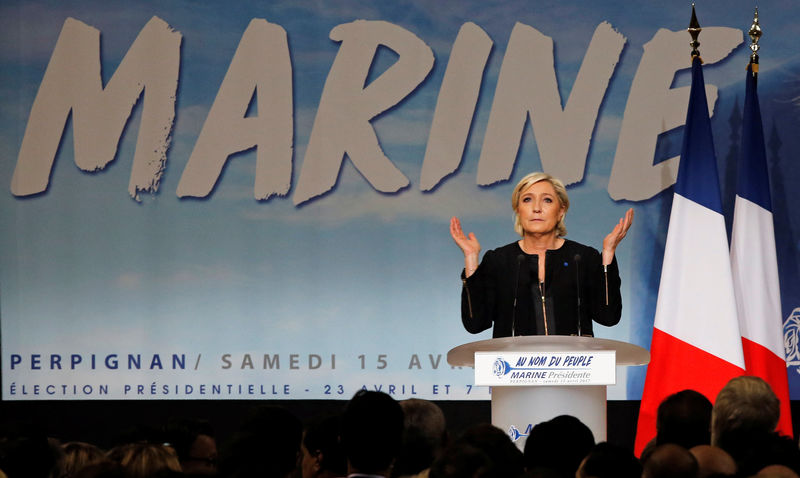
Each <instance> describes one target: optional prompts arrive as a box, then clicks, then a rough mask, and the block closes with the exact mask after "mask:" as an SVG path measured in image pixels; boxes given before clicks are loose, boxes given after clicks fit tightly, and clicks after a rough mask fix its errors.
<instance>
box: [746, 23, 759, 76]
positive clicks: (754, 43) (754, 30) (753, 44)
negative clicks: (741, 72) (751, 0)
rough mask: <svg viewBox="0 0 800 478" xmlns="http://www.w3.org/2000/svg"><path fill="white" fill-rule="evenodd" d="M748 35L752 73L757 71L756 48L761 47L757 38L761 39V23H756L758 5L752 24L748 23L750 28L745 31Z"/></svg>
mask: <svg viewBox="0 0 800 478" xmlns="http://www.w3.org/2000/svg"><path fill="white" fill-rule="evenodd" d="M747 34H748V35H750V51H752V52H753V53H751V54H750V65H751V66H750V69H751V70H752V71H753V75H756V74H757V73H758V50H759V49H761V47H760V46H759V45H758V40H760V39H761V25H759V23H758V7H756V12H755V14H754V16H753V24H752V25H750V30H749V31H748V32H747Z"/></svg>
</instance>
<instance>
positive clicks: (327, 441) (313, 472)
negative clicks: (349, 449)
mask: <svg viewBox="0 0 800 478" xmlns="http://www.w3.org/2000/svg"><path fill="white" fill-rule="evenodd" d="M300 452H301V453H302V459H301V465H300V468H301V472H302V478H331V477H337V476H346V475H347V458H345V456H344V451H343V450H342V446H341V443H339V417H338V416H330V417H324V418H319V419H316V420H313V421H311V422H310V423H309V424H308V425H307V426H306V429H305V431H304V432H303V441H302V443H301V445H300Z"/></svg>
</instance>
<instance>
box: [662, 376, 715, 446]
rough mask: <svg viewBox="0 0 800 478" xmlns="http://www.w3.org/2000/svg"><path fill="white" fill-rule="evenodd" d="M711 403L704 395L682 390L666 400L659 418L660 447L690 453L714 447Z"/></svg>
mask: <svg viewBox="0 0 800 478" xmlns="http://www.w3.org/2000/svg"><path fill="white" fill-rule="evenodd" d="M711 408H712V405H711V402H710V401H709V400H708V398H706V397H705V396H704V395H703V394H702V393H700V392H696V391H694V390H682V391H680V392H678V393H674V394H672V395H670V396H669V397H667V398H665V399H664V401H662V402H661V404H659V406H658V411H657V414H656V445H666V444H667V443H675V444H676V445H680V446H682V447H684V448H686V449H689V448H692V447H694V446H697V445H708V444H709V443H711Z"/></svg>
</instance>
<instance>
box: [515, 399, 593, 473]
mask: <svg viewBox="0 0 800 478" xmlns="http://www.w3.org/2000/svg"><path fill="white" fill-rule="evenodd" d="M593 446H594V435H592V431H591V430H590V429H589V427H587V426H586V425H584V424H583V422H581V421H580V420H578V419H577V418H575V417H573V416H571V415H560V416H558V417H555V418H553V419H552V420H548V421H546V422H542V423H539V424H537V425H536V426H535V427H533V429H531V432H530V434H529V435H528V439H527V440H526V442H525V454H524V458H525V469H527V470H529V471H532V470H536V469H549V470H553V471H555V472H556V474H557V475H559V476H564V477H569V478H572V477H573V476H575V472H576V471H577V470H578V466H580V464H581V461H582V460H583V459H584V458H585V457H586V455H588V454H589V451H590V450H591V449H592V447H593Z"/></svg>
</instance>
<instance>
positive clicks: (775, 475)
mask: <svg viewBox="0 0 800 478" xmlns="http://www.w3.org/2000/svg"><path fill="white" fill-rule="evenodd" d="M755 477H756V478H800V477H798V475H797V473H795V472H794V471H792V469H791V468H789V467H788V466H784V465H769V466H765V467H764V468H762V469H761V470H760V471H759V472H758V473H756V475H755Z"/></svg>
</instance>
